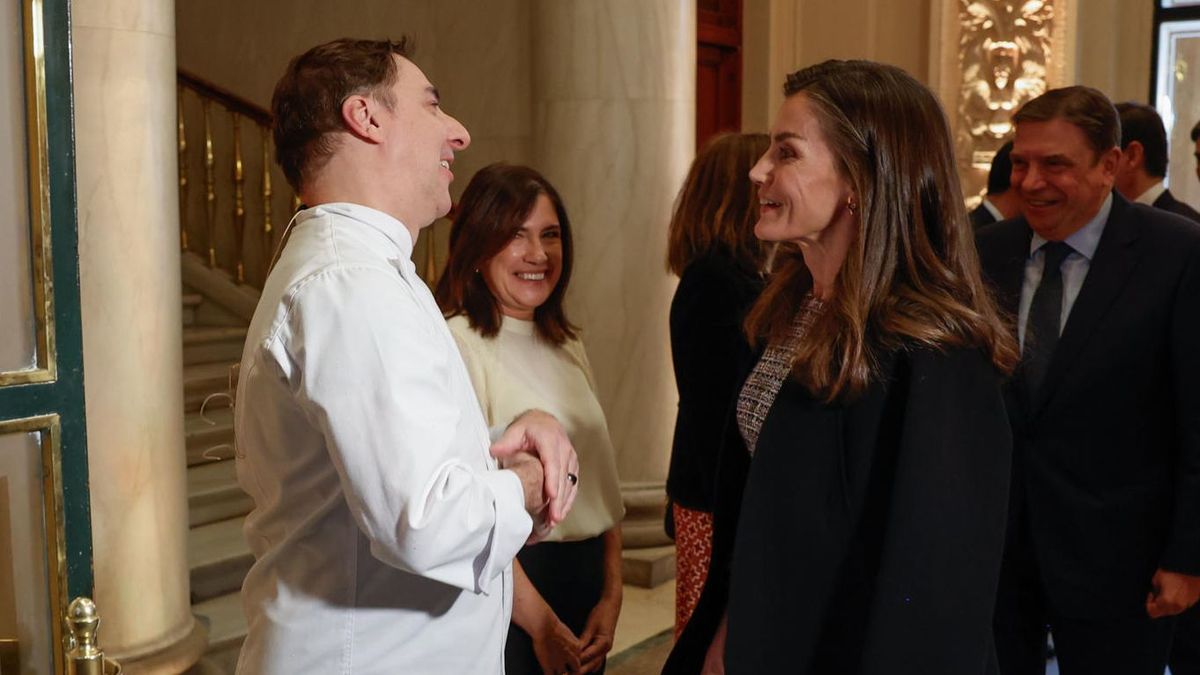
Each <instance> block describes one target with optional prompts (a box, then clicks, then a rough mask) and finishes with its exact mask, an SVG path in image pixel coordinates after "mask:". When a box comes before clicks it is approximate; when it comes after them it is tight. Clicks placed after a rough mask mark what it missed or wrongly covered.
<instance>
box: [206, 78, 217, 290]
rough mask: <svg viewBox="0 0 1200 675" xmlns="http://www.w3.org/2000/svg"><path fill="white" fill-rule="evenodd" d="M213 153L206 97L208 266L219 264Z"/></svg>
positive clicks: (210, 111) (209, 107)
mask: <svg viewBox="0 0 1200 675" xmlns="http://www.w3.org/2000/svg"><path fill="white" fill-rule="evenodd" d="M215 168H216V157H215V156H214V155H213V134H212V102H211V101H209V100H208V99H204V200H205V201H204V209H205V215H206V216H207V217H208V223H207V224H208V266H209V267H216V266H217V180H216V174H215V171H214V169H215Z"/></svg>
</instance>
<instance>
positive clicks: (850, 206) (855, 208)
mask: <svg viewBox="0 0 1200 675" xmlns="http://www.w3.org/2000/svg"><path fill="white" fill-rule="evenodd" d="M846 208H847V209H849V210H850V213H856V212H857V211H858V204H855V203H854V198H853V197H851V198H849V199H847V200H846Z"/></svg>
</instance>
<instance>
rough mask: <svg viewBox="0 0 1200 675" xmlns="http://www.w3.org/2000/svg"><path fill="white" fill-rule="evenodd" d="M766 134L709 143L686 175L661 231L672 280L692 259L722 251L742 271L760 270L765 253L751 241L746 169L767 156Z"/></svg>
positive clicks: (753, 196)
mask: <svg viewBox="0 0 1200 675" xmlns="http://www.w3.org/2000/svg"><path fill="white" fill-rule="evenodd" d="M768 145H770V139H769V138H768V137H767V135H766V134H736V133H726V134H720V135H718V136H716V137H714V138H713V139H712V140H711V141H709V142H708V144H707V145H705V146H704V149H703V150H701V151H700V154H698V155H696V159H695V160H694V161H693V162H692V168H691V169H690V170H688V175H687V179H686V180H684V181H683V187H681V188H680V189H679V196H678V197H676V198H675V210H674V211H673V212H672V214H671V225H670V227H669V228H668V229H667V269H669V270H670V271H672V272H674V273H675V275H676V276H683V270H684V269H685V268H686V267H687V266H688V263H690V262H692V261H693V260H695V259H696V258H698V257H700V256H702V255H704V254H706V253H709V252H711V251H713V250H718V249H724V251H725V252H726V253H728V254H729V255H730V256H731V257H732V258H733V259H734V260H735V261H737V262H738V263H740V264H741V265H742V266H744V267H745V268H746V269H747V271H750V272H757V271H759V270H760V269H762V263H763V251H764V250H765V248H764V247H763V245H762V244H761V243H759V241H758V239H756V238H755V237H754V221H755V220H756V219H757V218H758V190H756V189H755V188H754V184H753V183H751V182H750V167H752V166H754V162H756V161H757V160H758V158H759V157H760V156H762V154H763V153H764V152H766V150H767V146H768Z"/></svg>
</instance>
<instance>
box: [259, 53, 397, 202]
mask: <svg viewBox="0 0 1200 675" xmlns="http://www.w3.org/2000/svg"><path fill="white" fill-rule="evenodd" d="M408 53H409V51H408V40H407V39H406V38H401V39H400V40H356V39H351V38H342V39H340V40H334V41H333V42H327V43H325V44H323V45H317V46H316V47H313V48H312V49H310V50H308V51H307V52H304V53H303V54H301V55H300V56H297V57H296V58H294V59H292V61H291V63H289V64H288V67H287V70H286V71H285V72H284V74H283V77H281V78H280V79H279V82H278V83H277V84H276V85H275V93H274V95H272V97H271V114H272V115H274V118H275V120H274V127H273V133H274V141H275V160H276V161H277V162H279V166H280V167H281V168H282V169H283V175H284V176H285V177H286V178H287V181H288V183H289V184H290V185H291V186H292V189H293V190H295V191H296V192H300V191H301V187H302V186H303V184H304V182H305V180H306V179H307V178H309V177H311V174H312V172H314V171H316V170H318V169H320V168H321V166H322V165H323V164H324V163H325V161H327V160H328V158H329V156H330V155H331V154H332V153H333V151H334V149H335V147H336V145H337V136H336V133H337V132H340V131H342V130H343V129H344V125H343V122H342V102H343V101H345V100H346V98H347V97H349V96H351V95H354V94H363V95H369V96H372V97H374V98H376V99H378V100H380V101H381V102H383V103H385V104H386V105H389V106H391V105H394V103H395V101H393V100H392V98H393V97H392V92H391V87H392V85H393V84H395V82H396V77H397V71H398V69H397V62H396V58H395V57H396V56H400V57H404V58H407V57H408Z"/></svg>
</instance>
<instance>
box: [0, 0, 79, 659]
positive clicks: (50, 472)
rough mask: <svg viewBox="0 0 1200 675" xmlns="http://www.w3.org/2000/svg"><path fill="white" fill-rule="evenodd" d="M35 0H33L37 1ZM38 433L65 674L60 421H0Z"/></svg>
mask: <svg viewBox="0 0 1200 675" xmlns="http://www.w3.org/2000/svg"><path fill="white" fill-rule="evenodd" d="M37 1H38V0H34V2H37ZM30 432H41V445H42V508H43V509H44V518H45V521H46V524H47V527H46V563H47V567H49V569H48V570H47V575H46V577H47V581H48V582H49V585H50V609H51V621H50V624H51V626H52V631H53V632H52V635H51V638H52V640H51V642H50V644H51V646H52V648H53V651H54V672H56V673H65V672H66V670H65V667H64V665H63V650H62V649H61V648H60V647H61V646H62V645H63V624H62V617H64V616H66V613H67V597H66V589H67V538H66V529H65V528H64V522H65V517H64V515H63V487H62V424H61V421H60V419H59V416H58V414H57V413H52V414H49V415H38V416H36V417H25V418H22V419H15V420H4V421H0V436H3V435H7V434H18V433H30Z"/></svg>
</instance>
